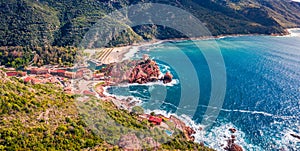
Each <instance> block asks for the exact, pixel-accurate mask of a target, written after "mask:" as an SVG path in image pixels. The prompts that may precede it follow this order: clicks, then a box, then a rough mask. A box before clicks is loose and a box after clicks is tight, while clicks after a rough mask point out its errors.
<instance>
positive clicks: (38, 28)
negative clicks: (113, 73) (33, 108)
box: [0, 0, 300, 67]
mask: <svg viewBox="0 0 300 151" xmlns="http://www.w3.org/2000/svg"><path fill="white" fill-rule="evenodd" d="M143 2H153V3H163V4H168V5H172V6H176V7H179V8H182V9H184V10H186V11H188V12H190V13H191V14H193V15H194V16H195V17H197V18H198V19H199V20H200V21H202V22H203V23H204V24H205V26H206V27H207V28H208V29H209V31H210V32H211V34H212V35H224V34H282V33H285V32H286V31H285V30H284V29H285V28H291V27H299V25H300V4H299V3H296V2H290V1H289V0H282V1H272V0H229V1H223V0H201V1H200V0H179V1H178V0H143V1H142V0H118V1H111V0H101V1H99V0H64V1H56V0H39V1H32V0H6V1H0V7H1V8H2V9H0V46H5V47H1V52H0V62H1V64H2V65H3V64H4V65H7V66H13V67H22V66H24V65H25V66H26V65H28V64H31V65H38V66H41V65H45V64H60V65H72V63H73V60H74V55H75V53H73V52H72V53H68V50H69V49H70V47H79V46H80V45H81V43H82V39H83V37H84V36H85V34H86V33H87V32H88V31H89V29H90V28H91V27H92V26H93V25H95V24H96V23H97V21H99V19H102V18H103V17H104V16H105V15H106V14H109V13H111V12H113V11H114V10H117V9H120V8H124V7H126V6H130V5H134V4H138V3H143ZM118 26H123V27H126V29H125V30H122V31H120V32H116V33H110V34H107V36H105V37H103V38H105V39H106V41H107V44H106V45H103V44H101V43H97V42H98V41H97V40H96V39H95V40H94V42H93V43H90V44H88V46H89V47H111V46H122V45H128V44H133V43H137V42H141V41H143V40H151V39H170V38H182V37H186V35H183V34H182V33H180V32H178V31H176V30H174V29H171V28H169V27H165V26H161V25H155V24H147V25H139V26H135V27H129V26H128V25H125V24H120V25H117V24H116V23H113V24H109V23H107V24H103V25H102V26H101V27H103V28H104V29H107V28H108V27H109V28H110V29H111V30H113V31H117V29H118ZM91 39H92V41H93V38H91ZM47 47H48V48H47ZM65 47H67V48H66V49H65ZM72 49H73V48H72ZM74 49H75V48H74ZM74 49H73V50H74ZM15 52H17V54H24V55H21V56H20V55H18V56H17V57H15V54H16V53H15ZM66 52H67V53H66ZM53 57H56V58H55V59H53ZM45 58H47V59H45Z"/></svg>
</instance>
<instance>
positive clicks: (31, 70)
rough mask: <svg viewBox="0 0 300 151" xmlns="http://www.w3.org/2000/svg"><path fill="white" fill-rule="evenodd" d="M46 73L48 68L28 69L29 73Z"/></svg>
mask: <svg viewBox="0 0 300 151" xmlns="http://www.w3.org/2000/svg"><path fill="white" fill-rule="evenodd" d="M47 73H49V71H48V69H42V68H34V69H30V74H47Z"/></svg>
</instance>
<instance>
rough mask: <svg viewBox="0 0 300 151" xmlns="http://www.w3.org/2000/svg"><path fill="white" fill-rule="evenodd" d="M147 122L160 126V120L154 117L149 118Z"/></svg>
mask: <svg viewBox="0 0 300 151" xmlns="http://www.w3.org/2000/svg"><path fill="white" fill-rule="evenodd" d="M148 121H149V122H151V123H153V124H156V125H160V123H161V122H162V118H159V117H155V116H150V117H149V119H148Z"/></svg>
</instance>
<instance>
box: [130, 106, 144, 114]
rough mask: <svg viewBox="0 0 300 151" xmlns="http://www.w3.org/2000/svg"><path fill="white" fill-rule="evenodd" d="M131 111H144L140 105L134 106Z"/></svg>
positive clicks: (139, 112) (138, 112)
mask: <svg viewBox="0 0 300 151" xmlns="http://www.w3.org/2000/svg"><path fill="white" fill-rule="evenodd" d="M131 112H132V113H134V114H143V113H144V109H143V108H142V107H140V106H134V107H133V108H132V111H131Z"/></svg>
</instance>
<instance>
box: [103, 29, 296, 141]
mask: <svg viewBox="0 0 300 151" xmlns="http://www.w3.org/2000/svg"><path fill="white" fill-rule="evenodd" d="M293 30H300V28H291V29H286V31H287V34H277V35H264V34H234V35H219V36H209V37H198V38H172V39H164V40H158V39H154V40H150V41H144V42H141V43H136V44H132V45H129V46H124V47H126V48H127V50H126V52H127V53H124V55H123V59H122V61H123V60H126V59H130V58H131V57H133V56H134V55H135V54H136V53H137V52H138V51H140V48H141V47H145V46H150V45H155V44H160V43H164V42H170V41H175V42H180V41H186V40H210V39H221V38H226V37H241V36H274V37H286V36H293ZM110 86H111V85H107V86H104V87H103V94H104V95H105V96H106V97H114V98H115V99H117V100H119V101H122V99H120V98H119V97H122V96H117V95H113V94H109V93H108V92H107V88H109V87H110ZM108 94H109V95H108ZM128 97H130V96H128ZM133 99H137V100H138V102H139V103H136V104H134V105H133V106H131V107H129V108H132V107H134V106H141V107H142V104H143V101H141V100H139V99H138V98H133ZM144 110H145V114H150V113H151V112H155V113H156V114H159V115H163V116H164V117H167V118H169V117H171V116H174V117H175V118H177V119H178V120H179V121H180V122H182V123H184V124H185V125H186V126H187V127H190V128H192V129H193V130H194V132H195V134H194V135H191V136H195V135H198V134H203V133H204V132H203V130H202V129H203V128H204V126H203V125H200V124H198V123H195V121H193V120H192V119H189V118H187V117H184V116H182V115H177V114H175V113H170V112H166V111H164V110H159V109H155V110H149V109H145V108H144ZM224 133H225V132H224ZM198 141H199V140H194V141H193V142H195V143H201V142H198Z"/></svg>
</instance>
